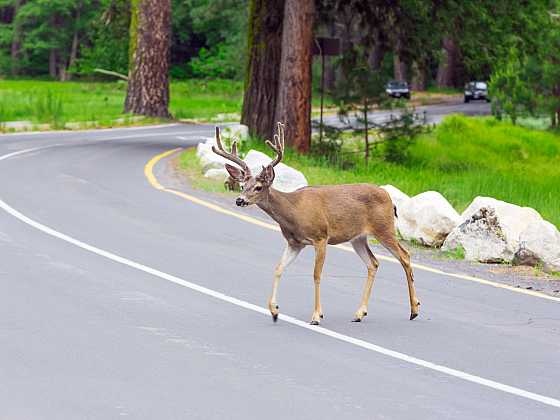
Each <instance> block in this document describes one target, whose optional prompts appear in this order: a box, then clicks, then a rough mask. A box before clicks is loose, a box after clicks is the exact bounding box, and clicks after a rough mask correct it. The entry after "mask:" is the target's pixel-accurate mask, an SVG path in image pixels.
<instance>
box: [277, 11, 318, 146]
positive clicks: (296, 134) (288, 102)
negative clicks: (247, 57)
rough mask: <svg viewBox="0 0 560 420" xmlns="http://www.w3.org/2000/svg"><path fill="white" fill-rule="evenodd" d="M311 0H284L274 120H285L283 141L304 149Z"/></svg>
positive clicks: (308, 130)
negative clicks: (280, 55)
mask: <svg viewBox="0 0 560 420" xmlns="http://www.w3.org/2000/svg"><path fill="white" fill-rule="evenodd" d="M314 13H315V4H314V0H286V7H285V9H284V23H283V26H284V29H283V31H282V59H281V65H280V79H279V83H278V100H277V103H276V114H275V115H276V116H275V118H274V120H275V121H280V122H283V123H284V124H286V142H287V143H288V145H290V146H291V147H293V148H294V149H296V150H297V151H299V152H300V153H305V152H307V151H308V150H309V147H310V145H311V60H312V51H313V50H312V45H313V20H314Z"/></svg>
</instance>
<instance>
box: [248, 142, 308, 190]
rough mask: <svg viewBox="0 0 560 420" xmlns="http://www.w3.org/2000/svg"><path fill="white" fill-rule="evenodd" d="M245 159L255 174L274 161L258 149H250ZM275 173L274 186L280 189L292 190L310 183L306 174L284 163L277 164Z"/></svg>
mask: <svg viewBox="0 0 560 420" xmlns="http://www.w3.org/2000/svg"><path fill="white" fill-rule="evenodd" d="M243 160H244V161H245V162H246V163H247V165H249V168H250V169H251V172H252V173H253V175H255V176H257V175H258V174H259V173H260V172H261V171H262V169H263V166H267V165H268V164H270V162H272V159H271V158H270V157H269V156H268V155H266V154H264V153H263V152H259V151H258V150H249V152H248V153H247V155H246V156H245V158H244V159H243ZM274 173H275V174H276V176H275V177H274V182H273V184H272V186H273V187H274V188H276V189H277V190H278V191H283V192H291V191H295V190H297V189H299V188H302V187H305V186H307V185H308V184H307V179H306V178H305V175H303V174H302V173H301V172H300V171H298V170H297V169H294V168H292V167H290V166H288V165H286V164H284V163H279V164H278V165H276V167H275V168H274Z"/></svg>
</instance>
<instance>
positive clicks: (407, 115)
mask: <svg viewBox="0 0 560 420" xmlns="http://www.w3.org/2000/svg"><path fill="white" fill-rule="evenodd" d="M426 130H427V128H426V125H425V121H421V120H420V118H419V117H418V115H417V114H416V113H415V112H414V110H413V109H411V108H405V109H404V110H403V111H402V112H401V113H400V114H399V115H398V116H397V117H395V118H393V117H391V118H390V119H389V121H387V122H386V123H384V124H381V126H380V134H381V138H382V141H383V146H384V147H383V149H382V153H383V157H384V158H385V160H386V161H388V162H393V163H401V164H402V163H406V162H407V161H408V158H409V153H410V147H411V146H412V145H413V144H414V143H415V141H416V140H417V138H418V136H419V135H420V134H422V133H423V132H425V131H426Z"/></svg>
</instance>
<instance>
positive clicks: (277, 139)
mask: <svg viewBox="0 0 560 420" xmlns="http://www.w3.org/2000/svg"><path fill="white" fill-rule="evenodd" d="M277 125H278V129H277V133H276V134H275V135H274V143H272V142H271V141H270V140H267V141H266V144H268V145H269V146H270V147H271V148H272V150H274V151H275V152H276V157H275V158H274V160H273V161H272V163H271V165H272V166H276V165H278V164H279V163H280V161H281V160H282V157H283V156H284V124H282V123H281V122H278V124H277Z"/></svg>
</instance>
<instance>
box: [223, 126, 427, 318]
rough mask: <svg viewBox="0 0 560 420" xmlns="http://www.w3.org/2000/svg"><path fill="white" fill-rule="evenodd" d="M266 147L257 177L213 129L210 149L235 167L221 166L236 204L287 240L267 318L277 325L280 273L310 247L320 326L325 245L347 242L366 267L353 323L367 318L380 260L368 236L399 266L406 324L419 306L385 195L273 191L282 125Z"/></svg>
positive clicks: (356, 189)
mask: <svg viewBox="0 0 560 420" xmlns="http://www.w3.org/2000/svg"><path fill="white" fill-rule="evenodd" d="M266 144H267V145H268V146H269V147H270V148H271V149H272V150H273V151H274V152H275V153H276V156H275V158H274V159H273V160H272V161H271V162H270V164H268V165H267V166H263V168H262V170H261V171H260V173H259V174H258V175H256V176H255V175H253V174H252V173H251V169H250V168H249V166H248V165H247V164H246V163H245V162H244V161H243V159H241V158H240V157H239V155H238V152H237V141H234V142H233V143H232V146H231V151H230V152H228V151H226V150H225V149H224V146H223V144H222V140H221V137H220V129H219V128H218V127H216V145H214V146H212V150H213V152H214V153H216V154H217V155H219V156H222V157H223V158H225V159H226V160H228V161H230V162H232V163H234V164H235V165H236V166H234V165H230V164H229V163H226V164H225V168H226V170H227V172H228V173H229V176H230V177H231V178H232V179H233V180H235V181H236V182H238V183H239V184H240V185H241V186H242V188H241V191H240V195H239V196H238V197H237V198H236V200H235V203H236V205H237V206H240V207H246V206H250V205H257V206H258V207H259V208H260V209H261V210H263V211H264V212H265V213H267V214H268V215H269V216H270V217H271V218H272V219H273V220H275V221H276V222H277V223H278V225H279V226H280V230H281V232H282V235H283V236H284V238H285V240H286V247H285V249H284V252H283V254H282V257H281V258H280V262H279V263H278V265H277V266H276V269H275V271H274V278H273V283H272V293H271V295H270V298H269V299H268V309H269V310H270V314H271V315H272V320H273V321H274V322H276V321H277V320H278V315H279V312H280V311H279V306H278V303H277V292H278V286H279V283H280V278H281V276H282V274H283V272H284V270H285V269H286V268H287V267H288V266H289V265H290V264H291V263H292V262H293V261H294V260H295V259H296V257H297V256H298V255H299V254H300V252H301V251H302V250H303V248H305V247H306V246H312V247H314V248H315V267H314V270H313V280H314V286H315V306H314V309H313V314H312V316H311V322H310V324H311V325H319V324H320V322H321V319H323V310H322V307H321V298H320V294H321V292H320V284H321V273H322V270H323V264H324V262H325V256H326V250H327V245H337V244H341V243H343V242H350V244H351V245H352V248H353V249H354V251H355V252H356V254H358V256H359V257H360V259H361V260H362V261H363V262H364V264H365V265H366V267H367V280H366V283H365V286H364V289H363V293H362V299H361V302H360V306H359V307H358V309H357V310H356V312H355V313H354V317H353V318H352V321H353V322H361V321H362V320H363V319H364V317H365V316H367V314H368V303H369V300H370V296H371V291H372V288H373V282H374V278H375V274H376V272H377V269H378V267H379V262H378V260H377V258H376V257H375V256H374V254H373V252H372V251H371V249H370V247H369V245H368V236H373V237H374V238H375V239H377V240H378V241H379V243H381V244H382V245H383V246H384V247H385V248H386V249H387V250H388V251H389V252H390V253H391V254H392V255H393V256H394V257H395V258H396V259H397V260H398V261H399V262H400V264H401V265H402V267H403V269H404V272H405V275H406V280H407V283H408V295H409V299H410V320H413V319H414V318H416V317H417V316H418V306H419V305H420V302H419V301H418V299H417V297H416V290H415V287H414V277H413V272H412V267H411V263H410V255H409V253H408V251H407V250H406V249H405V248H404V247H403V246H402V245H401V244H400V243H399V241H398V239H397V235H396V229H395V218H396V217H398V216H397V210H396V207H395V206H394V205H393V202H392V200H391V197H390V196H389V193H387V191H385V190H384V189H383V188H380V187H378V186H376V185H373V184H346V185H325V186H307V187H303V188H300V189H297V190H295V191H293V192H281V191H278V190H276V189H274V188H273V187H272V184H273V181H274V177H275V172H274V167H275V166H276V165H278V163H280V162H281V161H282V158H283V156H284V124H282V123H280V122H278V123H277V130H276V133H275V134H274V136H273V141H270V140H266Z"/></svg>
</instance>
